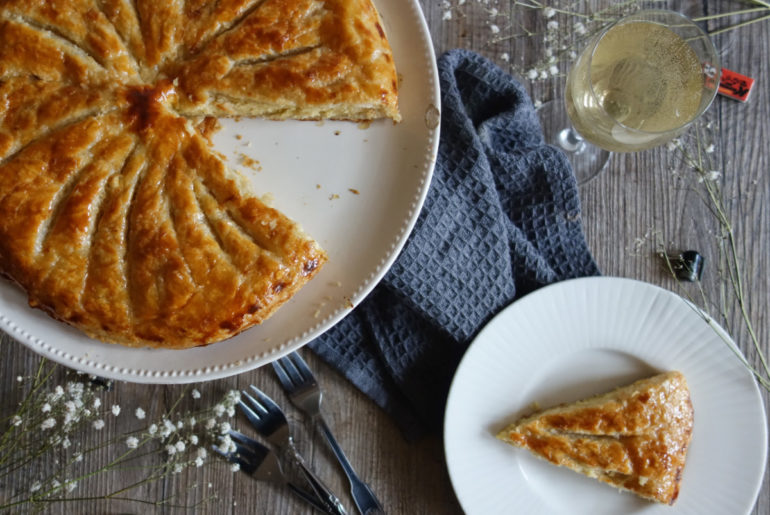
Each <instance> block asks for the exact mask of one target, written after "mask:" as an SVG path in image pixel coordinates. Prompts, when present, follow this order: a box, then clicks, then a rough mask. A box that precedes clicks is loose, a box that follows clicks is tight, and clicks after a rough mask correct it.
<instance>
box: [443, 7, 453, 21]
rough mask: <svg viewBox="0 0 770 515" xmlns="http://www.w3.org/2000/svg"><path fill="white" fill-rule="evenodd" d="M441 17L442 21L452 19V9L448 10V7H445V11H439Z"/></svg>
mask: <svg viewBox="0 0 770 515" xmlns="http://www.w3.org/2000/svg"><path fill="white" fill-rule="evenodd" d="M441 19H442V20H443V21H448V20H451V19H452V11H450V10H448V9H447V10H446V11H444V12H443V13H441Z"/></svg>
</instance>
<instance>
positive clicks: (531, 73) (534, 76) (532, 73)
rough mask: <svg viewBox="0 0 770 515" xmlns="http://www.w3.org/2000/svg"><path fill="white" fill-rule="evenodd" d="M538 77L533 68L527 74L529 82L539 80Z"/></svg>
mask: <svg viewBox="0 0 770 515" xmlns="http://www.w3.org/2000/svg"><path fill="white" fill-rule="evenodd" d="M537 76H538V73H537V70H535V69H534V68H531V69H530V70H529V71H528V72H527V78H528V79H529V80H535V79H537Z"/></svg>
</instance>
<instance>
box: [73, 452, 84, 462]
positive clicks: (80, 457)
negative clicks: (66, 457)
mask: <svg viewBox="0 0 770 515" xmlns="http://www.w3.org/2000/svg"><path fill="white" fill-rule="evenodd" d="M72 459H73V460H74V461H75V462H76V463H77V462H80V461H83V453H80V452H78V453H75V455H74V456H72Z"/></svg>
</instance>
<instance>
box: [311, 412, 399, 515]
mask: <svg viewBox="0 0 770 515" xmlns="http://www.w3.org/2000/svg"><path fill="white" fill-rule="evenodd" d="M316 424H318V427H319V428H320V429H321V433H322V434H323V435H324V437H325V438H326V442H327V443H328V444H329V447H331V449H332V451H333V452H334V455H335V456H336V457H337V461H339V463H340V465H341V466H342V470H343V471H344V472H345V475H346V476H348V481H350V494H351V496H352V497H353V502H354V503H355V504H356V508H358V511H359V513H361V514H362V515H374V514H378V513H381V514H384V513H385V511H384V510H383V508H382V504H380V501H379V500H378V499H377V497H376V496H375V495H374V492H372V489H371V488H370V487H369V485H367V484H366V483H364V482H363V481H361V479H360V478H359V477H358V474H356V471H355V470H353V466H352V465H351V464H350V462H349V461H348V458H347V456H345V453H344V452H343V451H342V448H341V447H340V446H339V444H338V443H337V440H336V439H335V438H334V435H333V434H332V431H331V429H329V426H328V425H327V424H326V421H325V420H324V419H323V417H322V416H320V415H319V416H318V417H316Z"/></svg>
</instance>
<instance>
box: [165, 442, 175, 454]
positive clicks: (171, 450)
mask: <svg viewBox="0 0 770 515" xmlns="http://www.w3.org/2000/svg"><path fill="white" fill-rule="evenodd" d="M166 453H168V455H169V456H173V455H174V454H176V447H174V446H173V445H171V444H168V445H167V446H166Z"/></svg>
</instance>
